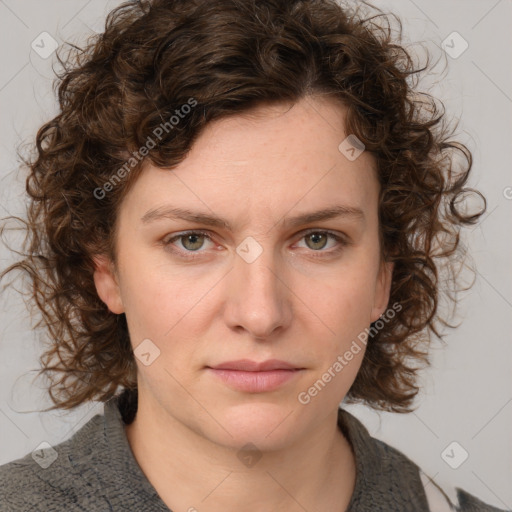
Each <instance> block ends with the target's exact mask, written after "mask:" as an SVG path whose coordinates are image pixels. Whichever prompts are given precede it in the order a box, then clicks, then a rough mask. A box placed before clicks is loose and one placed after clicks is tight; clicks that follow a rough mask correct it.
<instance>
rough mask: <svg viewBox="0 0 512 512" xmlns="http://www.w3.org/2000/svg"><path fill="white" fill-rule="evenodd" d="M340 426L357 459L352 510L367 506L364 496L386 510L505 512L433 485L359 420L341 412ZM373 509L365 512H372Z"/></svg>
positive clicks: (459, 491)
mask: <svg viewBox="0 0 512 512" xmlns="http://www.w3.org/2000/svg"><path fill="white" fill-rule="evenodd" d="M339 425H340V427H341V428H342V430H343V432H344V433H345V435H346V436H347V437H348V439H349V440H350V443H351V445H352V447H353V449H354V453H355V457H356V469H357V479H356V489H355V495H354V499H353V502H354V507H353V509H354V510H359V509H361V504H364V505H366V498H365V496H372V499H373V501H375V500H377V501H378V502H379V504H380V505H383V506H384V507H386V506H388V507H389V510H415V511H420V510H421V511H425V512H477V511H478V512H506V511H505V509H499V508H496V507H493V506H491V505H488V504H486V503H484V502H483V501H481V500H479V499H478V498H477V497H475V496H473V495H472V494H470V493H468V492H467V491H465V490H463V489H460V488H456V487H453V486H450V485H446V483H445V482H442V483H441V484H439V483H438V482H435V481H434V480H433V479H432V478H430V477H429V476H428V475H427V474H426V473H425V472H424V471H423V470H422V468H421V467H420V466H419V465H418V464H416V463H415V462H414V461H413V460H411V459H410V458H409V457H407V455H405V454H404V453H403V452H401V451H400V450H398V449H397V448H395V447H393V446H391V445H389V444H387V443H386V442H384V441H382V440H380V439H377V438H375V437H373V436H371V435H370V433H369V431H368V429H367V428H366V427H365V426H364V424H363V423H362V422H361V421H360V420H359V419H358V418H356V417H355V416H354V415H352V414H350V413H348V411H346V410H344V409H342V408H340V412H339ZM356 505H357V506H356ZM372 507H373V505H372V506H369V507H368V510H373V508H372ZM363 509H364V507H363ZM351 510H352V509H351ZM382 510H388V508H382ZM508 512H512V511H508Z"/></svg>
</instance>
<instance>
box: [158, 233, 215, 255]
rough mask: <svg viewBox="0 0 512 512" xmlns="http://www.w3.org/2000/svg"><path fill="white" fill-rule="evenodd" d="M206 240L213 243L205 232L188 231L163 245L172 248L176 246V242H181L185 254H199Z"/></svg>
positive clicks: (169, 239)
mask: <svg viewBox="0 0 512 512" xmlns="http://www.w3.org/2000/svg"><path fill="white" fill-rule="evenodd" d="M205 239H206V240H209V241H210V242H211V241H212V239H211V237H210V236H209V235H208V233H206V232H204V231H188V232H185V233H180V234H178V235H175V236H173V237H172V238H168V239H167V240H165V241H164V242H163V244H164V246H170V245H171V244H174V242H175V241H177V240H179V241H181V246H182V247H183V249H184V250H185V252H198V251H199V249H201V247H203V245H204V240H205Z"/></svg>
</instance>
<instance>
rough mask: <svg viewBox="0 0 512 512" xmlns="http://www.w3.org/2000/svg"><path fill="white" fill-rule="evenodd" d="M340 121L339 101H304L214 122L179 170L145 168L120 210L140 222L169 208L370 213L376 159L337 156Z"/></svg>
mask: <svg viewBox="0 0 512 512" xmlns="http://www.w3.org/2000/svg"><path fill="white" fill-rule="evenodd" d="M344 117H345V108H344V107H343V105H341V104H340V103H337V102H334V101H332V100H325V99H318V98H315V99H313V98H307V99H303V100H301V101H299V102H297V103H295V104H293V105H291V104H280V105H272V106H264V107H260V108H256V109H254V110H252V111H250V112H246V113H243V114H241V115H233V116H230V117H226V118H222V119H219V120H216V121H214V122H212V123H210V124H209V125H207V126H206V127H205V129H204V131H203V132H202V133H201V134H200V136H199V137H198V138H197V140H196V141H195V143H194V145H193V146H192V149H191V151H190V152H189V154H188V155H187V157H186V158H185V159H184V160H183V161H182V162H181V163H180V164H179V165H178V166H176V167H174V168H173V169H160V168H157V167H154V166H151V165H146V167H145V168H144V170H143V171H142V173H141V174H140V176H139V177H138V180H137V182H136V183H135V184H134V186H133V187H132V189H131V190H130V192H129V193H128V195H127V196H126V198H125V201H124V203H125V204H124V205H123V206H124V207H125V210H126V211H128V212H131V213H133V214H134V215H139V214H140V215H139V220H140V217H141V216H142V215H143V214H144V213H145V212H146V211H147V210H149V209H151V208H155V207H159V206H161V205H162V206H163V205H165V204H169V203H172V204H174V205H176V206H178V207H189V206H191V205H194V206H197V207H200V208H201V210H203V211H204V210H208V209H209V210H212V211H214V212H218V213H219V214H220V212H222V211H226V212H231V213H236V215H237V216H238V217H240V216H247V215H249V214H250V213H251V212H252V213H253V214H254V215H256V216H258V217H261V216H262V215H263V216H264V215H270V214H271V215H272V216H273V217H275V216H279V215H280V214H282V213H283V214H284V213H285V212H286V211H289V210H290V209H296V210H297V211H303V210H311V209H313V208H316V207H318V206H322V205H326V204H345V205H347V206H354V207H361V208H370V207H372V206H371V205H372V203H376V198H377V194H378V183H377V180H376V176H375V161H374V158H373V156H372V155H370V154H368V153H366V152H363V153H362V154H360V156H358V157H357V158H356V159H355V160H351V159H349V158H347V156H346V154H344V153H343V152H342V151H340V144H341V143H342V142H343V141H344V140H345V139H346V138H347V136H348V135H350V134H347V133H346V132H345V127H344ZM365 205H366V206H365ZM133 220H135V219H133Z"/></svg>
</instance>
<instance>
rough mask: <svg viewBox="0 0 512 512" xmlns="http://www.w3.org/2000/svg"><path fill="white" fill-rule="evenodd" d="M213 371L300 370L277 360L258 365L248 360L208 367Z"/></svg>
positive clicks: (269, 360)
mask: <svg viewBox="0 0 512 512" xmlns="http://www.w3.org/2000/svg"><path fill="white" fill-rule="evenodd" d="M208 368H212V369H214V370H239V371H244V372H268V371H272V370H301V369H302V368H301V367H298V366H295V365H293V364H291V363H287V362H286V361H280V360H279V359H268V360H267V361H263V362H260V363H258V362H257V361H252V360H250V359H239V360H237V361H227V362H225V363H221V364H217V365H215V366H208Z"/></svg>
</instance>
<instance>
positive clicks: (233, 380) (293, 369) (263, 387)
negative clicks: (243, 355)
mask: <svg viewBox="0 0 512 512" xmlns="http://www.w3.org/2000/svg"><path fill="white" fill-rule="evenodd" d="M206 369H207V370H208V371H209V372H210V373H211V374H212V375H214V376H215V377H216V378H218V379H220V380H221V381H222V382H224V383H225V384H226V385H227V386H228V387H230V388H232V389H235V390H237V391H244V392H247V393H262V392H268V391H274V390H276V389H278V388H280V387H282V386H284V385H285V384H287V383H289V382H290V381H292V380H293V379H295V378H297V376H298V375H299V374H301V373H302V371H303V370H305V368H302V367H299V366H296V365H293V364H291V363H288V362H286V361H280V360H278V359H270V360H268V361H263V362H256V361H251V360H249V359H241V360H238V361H228V362H225V363H221V364H218V365H215V366H207V367H206Z"/></svg>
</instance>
